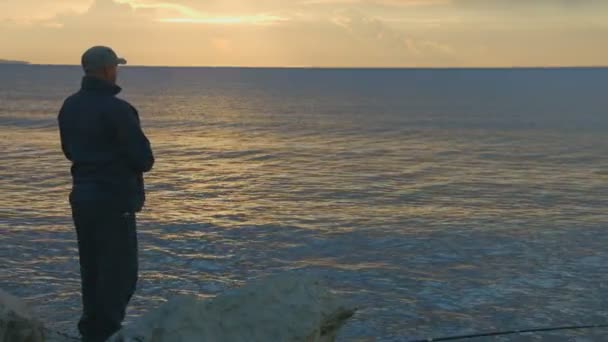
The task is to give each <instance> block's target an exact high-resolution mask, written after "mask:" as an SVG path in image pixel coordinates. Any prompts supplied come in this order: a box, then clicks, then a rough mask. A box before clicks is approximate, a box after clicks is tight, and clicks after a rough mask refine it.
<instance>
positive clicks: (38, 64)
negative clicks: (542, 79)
mask: <svg viewBox="0 0 608 342" xmlns="http://www.w3.org/2000/svg"><path fill="white" fill-rule="evenodd" d="M19 62H21V63H19ZM0 65H13V66H14V65H20V66H59V67H80V65H79V64H63V63H57V64H55V63H32V62H27V61H23V62H22V61H17V63H0ZM120 67H121V68H175V69H195V68H196V69H334V70H335V69H346V70H357V69H361V70H383V69H385V70H396V69H409V70H415V69H426V70H433V69H437V70H441V69H452V70H453V69H486V70H487V69H605V68H608V64H607V65H545V66H543V65H537V66H534V65H530V66H314V65H310V66H307V65H293V66H239V65H144V64H141V65H139V64H133V65H125V66H120Z"/></svg>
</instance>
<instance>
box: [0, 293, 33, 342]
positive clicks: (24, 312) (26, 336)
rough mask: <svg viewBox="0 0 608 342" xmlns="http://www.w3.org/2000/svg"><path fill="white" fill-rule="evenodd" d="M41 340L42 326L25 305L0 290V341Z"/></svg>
mask: <svg viewBox="0 0 608 342" xmlns="http://www.w3.org/2000/svg"><path fill="white" fill-rule="evenodd" d="M39 341H40V342H42V341H44V327H43V325H42V323H41V322H39V321H38V320H36V319H35V318H34V317H33V315H32V313H31V312H30V309H29V308H28V307H27V305H26V304H25V303H24V302H22V301H21V300H19V299H18V298H16V297H13V296H11V295H10V294H8V293H6V292H4V291H2V290H0V342H39Z"/></svg>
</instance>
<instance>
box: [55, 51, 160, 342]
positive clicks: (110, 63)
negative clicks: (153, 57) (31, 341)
mask: <svg viewBox="0 0 608 342" xmlns="http://www.w3.org/2000/svg"><path fill="white" fill-rule="evenodd" d="M126 62H127V61H126V60H124V59H122V58H118V56H117V55H116V53H114V51H112V49H110V48H108V47H103V46H96V47H93V48H91V49H89V50H87V51H86V52H85V53H84V55H83V56H82V67H83V68H84V71H85V76H84V78H83V79H82V88H81V89H80V91H78V92H77V93H76V94H74V95H72V96H70V97H68V98H67V99H66V100H65V102H64V104H63V107H62V108H61V111H60V113H59V118H58V120H59V130H60V134H61V147H62V149H63V153H64V154H65V156H66V157H67V158H68V159H69V160H70V161H71V162H72V170H71V171H72V179H73V187H72V192H71V194H70V204H71V207H72V217H73V219H74V225H75V226H76V233H77V236H78V251H79V254H80V273H81V280H82V304H83V314H82V317H81V319H80V322H79V323H78V330H79V331H80V334H81V335H82V338H83V341H86V342H102V341H105V340H106V339H108V338H109V337H110V336H111V335H112V334H114V333H115V332H116V331H118V330H119V329H120V328H121V324H122V321H123V320H124V317H125V310H126V307H127V304H128V303H129V300H130V299H131V296H132V295H133V293H134V292H135V286H136V283H137V269H138V262H137V233H136V227H135V226H136V223H135V213H136V212H139V211H141V209H142V207H143V205H144V201H145V194H144V184H143V173H144V172H148V171H150V169H151V168H152V165H153V164H154V157H153V155H152V150H151V148H150V142H149V141H148V139H147V138H146V136H145V134H144V133H143V131H142V129H141V127H140V123H139V115H138V113H137V110H136V109H135V108H134V107H133V106H131V105H130V104H129V103H127V102H126V101H124V100H121V99H118V98H116V97H115V96H116V95H117V94H118V93H119V92H120V91H121V88H120V87H118V86H117V85H116V78H117V73H118V65H119V64H126Z"/></svg>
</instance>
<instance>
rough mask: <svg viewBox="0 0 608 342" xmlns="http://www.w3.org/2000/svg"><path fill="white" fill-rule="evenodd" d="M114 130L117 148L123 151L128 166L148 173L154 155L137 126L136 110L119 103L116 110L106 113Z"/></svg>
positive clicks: (126, 104) (148, 142) (124, 103)
mask: <svg viewBox="0 0 608 342" xmlns="http://www.w3.org/2000/svg"><path fill="white" fill-rule="evenodd" d="M108 115H109V117H110V121H111V122H112V126H113V128H114V129H115V132H116V137H117V141H118V144H119V145H120V146H119V148H120V149H121V150H122V151H124V153H125V157H126V158H127V161H128V163H129V165H130V166H131V167H132V168H133V170H135V171H136V172H141V173H143V172H148V171H150V170H151V169H152V166H153V165H154V155H153V154H152V148H151V147H150V141H149V140H148V138H147V137H146V135H145V134H144V132H143V131H142V129H141V126H140V124H139V115H138V113H137V110H136V109H135V108H134V107H133V106H131V105H129V104H128V103H126V102H122V101H121V103H120V105H119V106H118V108H117V110H112V111H110V113H108Z"/></svg>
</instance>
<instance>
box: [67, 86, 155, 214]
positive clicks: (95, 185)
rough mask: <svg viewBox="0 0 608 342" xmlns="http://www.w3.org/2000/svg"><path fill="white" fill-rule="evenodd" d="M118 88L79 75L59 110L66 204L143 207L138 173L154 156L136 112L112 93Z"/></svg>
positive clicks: (141, 176)
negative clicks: (67, 167)
mask: <svg viewBox="0 0 608 342" xmlns="http://www.w3.org/2000/svg"><path fill="white" fill-rule="evenodd" d="M120 91H121V88H120V87H118V86H116V85H114V84H111V83H109V82H106V81H104V80H101V79H98V78H94V77H89V76H85V77H84V78H83V80H82V88H81V89H80V91H79V92H77V93H76V94H74V95H72V96H70V97H68V98H67V99H66V100H65V102H64V104H63V107H62V108H61V111H60V112H59V130H60V134H61V148H62V149H63V153H64V154H65V156H66V158H68V159H69V160H71V161H72V178H73V187H72V193H71V194H70V202H71V203H81V202H100V201H101V202H107V203H111V204H115V205H118V206H119V207H120V210H125V211H140V210H141V208H142V207H143V205H144V201H145V193H144V182H143V173H144V172H148V171H150V169H151V168H152V165H153V164H154V156H153V155H152V149H151V148H150V142H149V141H148V139H147V138H146V136H145V134H144V132H143V131H142V130H141V127H140V123H139V114H138V113H137V110H136V109H135V108H134V107H133V106H131V105H130V104H129V103H128V102H126V101H124V100H121V99H118V98H116V97H115V96H116V94H118V93H119V92H120Z"/></svg>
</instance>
